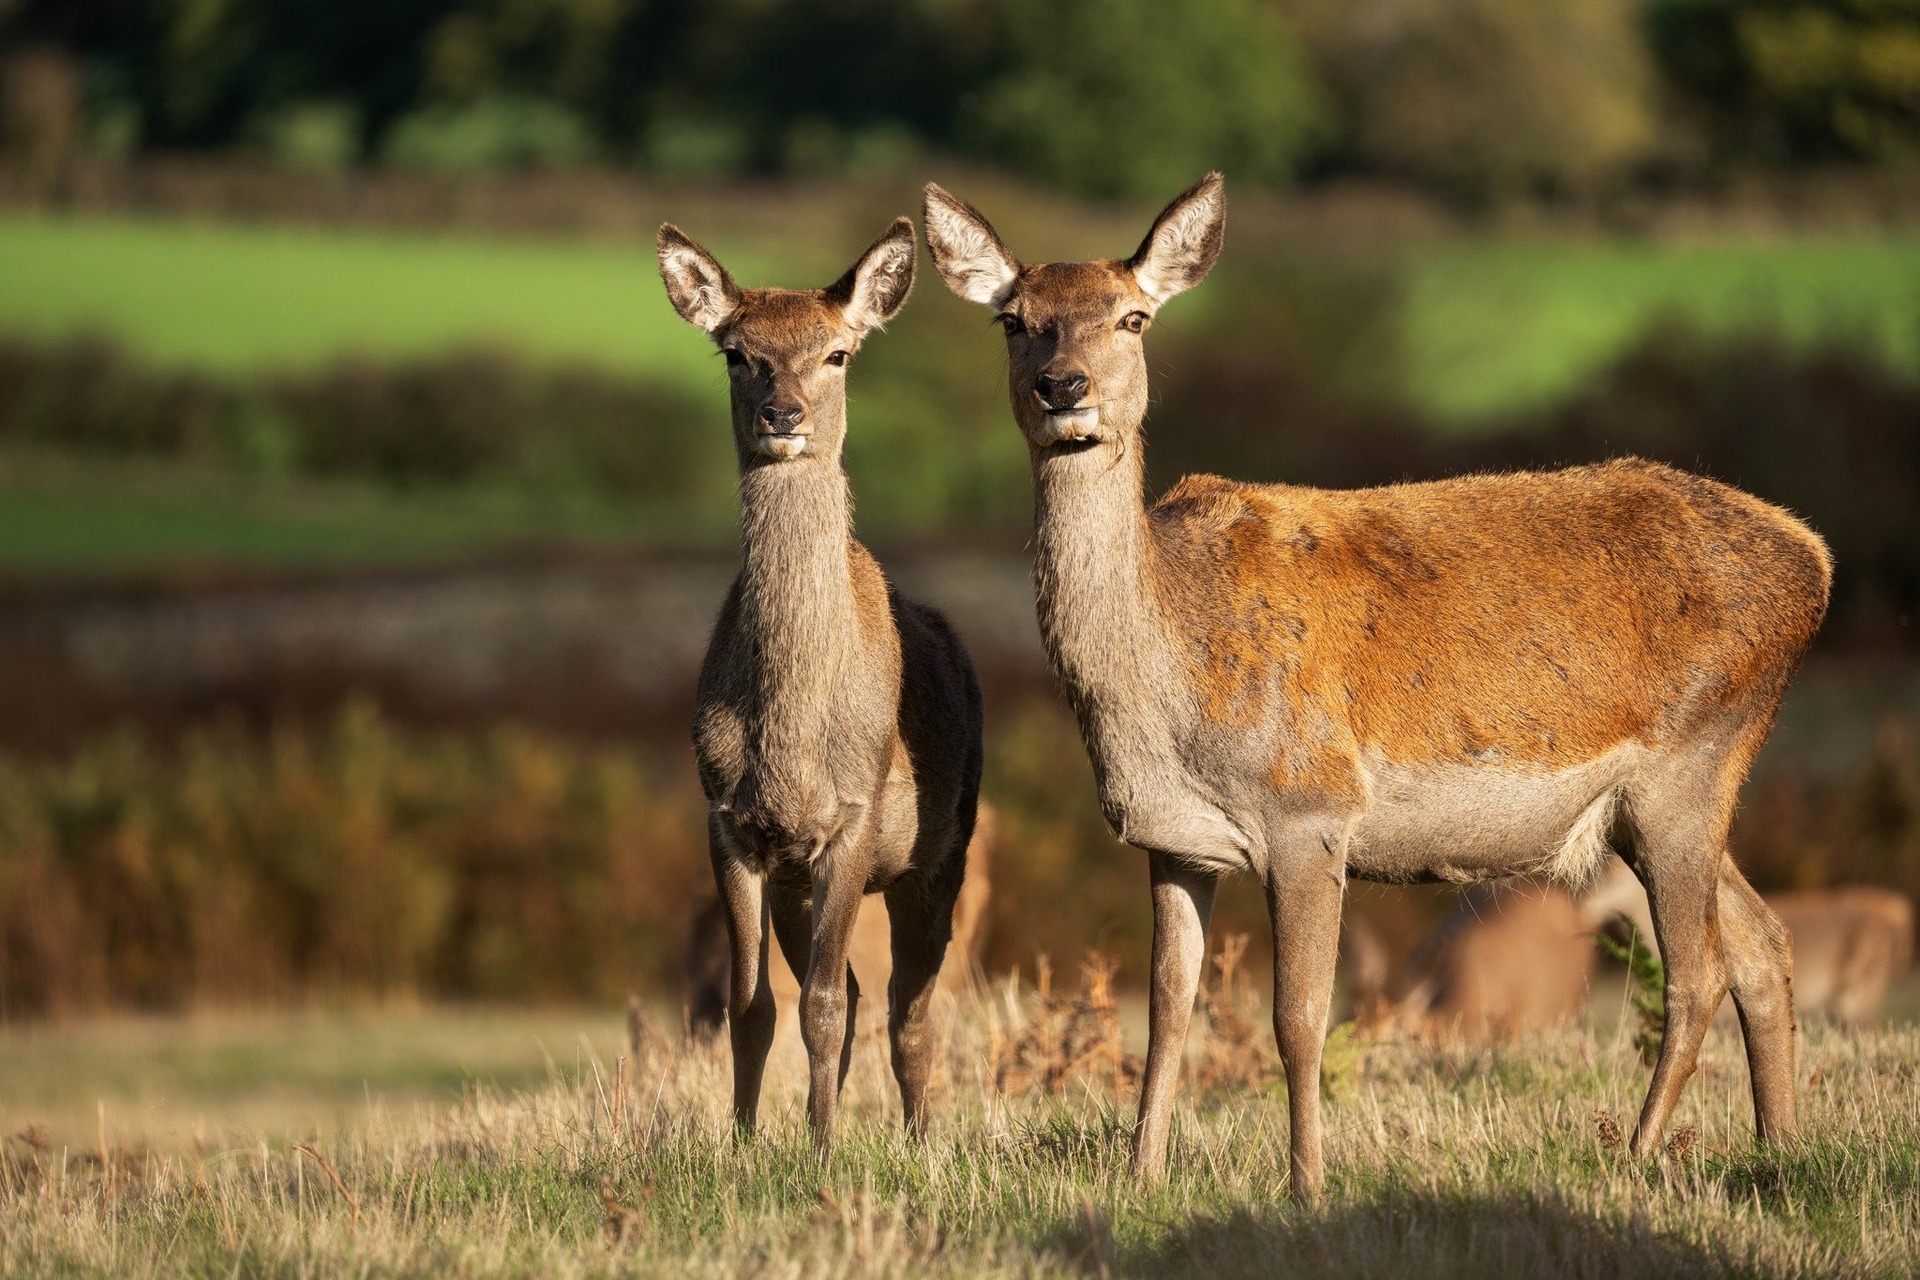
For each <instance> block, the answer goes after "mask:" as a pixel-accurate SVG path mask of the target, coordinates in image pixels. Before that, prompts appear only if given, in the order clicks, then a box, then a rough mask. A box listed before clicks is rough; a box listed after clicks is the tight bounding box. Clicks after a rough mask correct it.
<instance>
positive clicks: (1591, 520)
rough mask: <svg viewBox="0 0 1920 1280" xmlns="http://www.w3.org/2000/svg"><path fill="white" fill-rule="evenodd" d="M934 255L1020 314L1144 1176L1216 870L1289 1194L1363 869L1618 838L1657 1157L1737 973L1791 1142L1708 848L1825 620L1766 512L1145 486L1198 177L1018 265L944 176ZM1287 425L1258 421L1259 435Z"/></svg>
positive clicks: (1465, 489) (1557, 865) (936, 196)
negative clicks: (1138, 994)
mask: <svg viewBox="0 0 1920 1280" xmlns="http://www.w3.org/2000/svg"><path fill="white" fill-rule="evenodd" d="M925 217H926V230H927V237H928V240H929V241H930V243H931V244H932V248H933V256H934V263H935V265H936V266H937V267H938V268H939V270H940V273H941V275H942V276H943V277H944V278H945V280H946V282H947V285H948V286H949V287H950V288H951V289H953V291H954V292H956V293H958V294H959V295H960V296H961V297H963V298H966V299H968V300H970V301H973V302H976V303H981V304H984V305H986V306H988V307H990V308H992V309H993V311H994V313H995V315H996V316H997V317H998V318H999V321H1000V324H1001V326H1002V327H1003V328H1004V329H1005V331H1006V342H1007V355H1008V377H1009V394H1010V396H1011V398H1012V403H1013V415H1014V420H1015V421H1016V422H1017V423H1018V425H1019V427H1020V429H1021V431H1022V433H1023V434H1024V435H1025V437H1026V440H1027V445H1028V453H1029V456H1030V459H1031V464H1032V472H1033V485H1034V509H1035V516H1034V523H1035V532H1034V556H1035V567H1034V579H1035V586H1036V594H1037V598H1038V614H1039V620H1040V629H1041V633H1042V636H1043V638H1044V640H1045V643H1046V647H1047V651H1048V654H1049V656H1050V658H1051V661H1052V664H1053V667H1054V670H1055V672H1056V673H1057V674H1058V676H1059V677H1060V679H1061V682H1062V684H1063V685H1064V686H1065V688H1066V691H1067V695H1068V698H1069V700H1070V701H1071V703H1072V705H1073V708H1074V711H1075V713H1076V714H1077V716H1078V718H1079V721H1080V729H1081V734H1082V737H1083V738H1084V739H1085V741H1086V745H1087V749H1088V753H1089V755H1090V756H1091V757H1092V761H1093V766H1094V772H1095V776H1096V779H1097V782H1098V786H1099V794H1100V800H1101V804H1102V807H1103V809H1104V811H1105V813H1106V816H1107V820H1108V822H1109V823H1110V824H1111V825H1112V827H1113V829H1114V831H1115V832H1116V833H1117V834H1118V835H1119V836H1120V838H1121V839H1123V840H1125V841H1127V842H1129V843H1131V844H1134V845H1136V846H1138V847H1140V848H1141V849H1143V850H1145V851H1146V853H1147V855H1148V866H1149V869H1150V877H1151V881H1152V886H1153V904H1154V935H1153V958H1152V965H1151V983H1152V1000H1151V1003H1150V1006H1149V1033H1148V1055H1147V1068H1146V1080H1145V1084H1144V1087H1143V1089H1142V1092H1141V1098H1140V1115H1139V1120H1138V1122H1137V1124H1136V1126H1135V1129H1134V1146H1133V1167H1134V1172H1135V1175H1136V1177H1139V1178H1149V1179H1150V1178H1158V1177H1160V1176H1161V1175H1162V1174H1163V1173H1164V1169H1165V1164H1166V1158H1167V1134H1168V1127H1169V1122H1170V1115H1171V1108H1172V1102H1173V1094H1174V1090H1175V1087H1176V1082H1177V1080H1178V1077H1179V1072H1180V1063H1181V1057H1182V1052H1183V1045H1184V1042H1185V1039H1186V1034H1187V1026H1188V1022H1189V1020H1190V1018H1191V1015H1192V1011H1193V1003H1194V993H1195V989H1196V987H1197V985H1198V982H1199V977H1200V966H1201V962H1202V959H1203V957H1204V956H1205V953H1206V945H1205V944H1206V926H1207V921H1208V918H1209V916H1210V914H1211V911H1212V904H1213V899H1214V887H1215V884H1216V882H1217V881H1218V879H1219V878H1220V876H1222V875H1223V874H1225V873H1227V872H1229V871H1239V870H1246V871H1250V872H1252V873H1253V874H1254V875H1256V876H1258V877H1260V879H1261V880H1262V881H1263V883H1264V887H1265V889H1266V894H1267V900H1268V904H1269V912H1270V915H1271V917H1272V923H1273V929H1274V934H1275V946H1274V1028H1275V1033H1276V1036H1277V1039H1278V1041H1279V1047H1280V1055H1281V1060H1282V1062H1283V1064H1284V1065H1285V1067H1286V1072H1287V1080H1288V1099H1289V1108H1290V1118H1291V1122H1292V1126H1291V1127H1292V1137H1291V1147H1292V1151H1291V1165H1290V1167H1291V1177H1292V1186H1293V1190H1294V1193H1295V1195H1297V1196H1303V1197H1311V1196H1313V1195H1314V1194H1316V1193H1317V1191H1318V1189H1319V1188H1320V1186H1321V1182H1322V1166H1321V1142H1320V1094H1319V1066H1320V1057H1321V1050H1322V1046H1323V1043H1324V1041H1325V1037H1326V1025H1327V1014H1328V1005H1329V1002H1330V999H1331V996H1332V990H1333V976H1334V959H1335V953H1336V951H1337V950H1338V935H1339V929H1340V912H1341V905H1342V898H1343V894H1344V892H1345V886H1346V880H1347V877H1349V876H1354V877H1357V878H1362V879H1370V880H1382V881H1413V880H1445V881H1462V882H1464V881H1473V880H1481V879H1491V878H1497V877H1504V876H1509V875H1514V874H1518V873H1523V872H1524V873H1536V874H1541V875H1545V876H1547V877H1549V878H1552V879H1556V880H1559V881H1561V882H1563V883H1567V884H1578V883H1580V882H1581V881H1582V880H1584V879H1585V878H1586V877H1587V876H1588V875H1589V874H1590V873H1591V871H1592V870H1593V868H1594V867H1595V866H1596V865H1597V864H1598V861H1599V859H1600V857H1601V856H1602V854H1603V853H1604V852H1605V851H1606V849H1607V848H1608V847H1609V846H1612V847H1614V848H1617V849H1619V850H1620V851H1621V852H1622V853H1625V854H1627V855H1629V856H1630V857H1631V859H1632V861H1633V864H1634V867H1635V870H1636V871H1637V872H1638V873H1639V875H1640V877H1641V878H1642V879H1643V880H1644V881H1645V882H1646V884H1647V887H1648V889H1649V891H1650V893H1651V895H1652V900H1653V912H1654V917H1655V920H1656V921H1657V923H1658V927H1659V931H1660V937H1661V940H1662V942H1663V943H1664V944H1665V946H1666V951H1667V956H1668V961H1667V1011H1668V1013H1667V1032H1666V1036H1665V1039H1664V1042H1663V1043H1664V1048H1663V1050H1662V1054H1661V1057H1660V1061H1659V1063H1658V1065H1657V1066H1656V1067H1655V1069H1654V1074H1653V1081H1652V1085H1651V1087H1650V1089H1649V1091H1648V1094H1647V1100H1646V1104H1645V1106H1644V1108H1643V1109H1642V1111H1641V1114H1640V1121H1639V1124H1638V1126H1637V1127H1636V1129H1635V1133H1634V1140H1633V1142H1634V1150H1636V1151H1639V1152H1650V1151H1654V1150H1657V1149H1658V1144H1659V1141H1660V1138H1661V1135H1662V1133H1663V1131H1664V1130H1665V1129H1666V1127H1667V1123H1668V1120H1669V1118H1670V1116H1671V1115H1672V1113H1673V1109H1674V1105H1675V1103H1676V1101H1677V1100H1678V1098H1679V1094H1680V1090H1681V1087H1682V1085H1683V1084H1684V1083H1685V1081H1686V1079H1687V1077H1688V1076H1689V1075H1690V1074H1691V1073H1692V1071H1693V1068H1694V1063H1695V1060H1696V1057H1697V1054H1698V1051H1699V1046H1700V1040H1701V1037H1702V1036H1703V1035H1704V1034H1705V1031H1706V1026H1707V1022H1708V1019H1709V1018H1711V1016H1712V1014H1713V1011H1714V1009H1715V1007H1716V1006H1717V1005H1718V1003H1719V1001H1720V998H1721V996H1722V995H1723V994H1725V992H1726V991H1727V989H1728V988H1729V986H1731V988H1732V991H1733V994H1734V998H1735V1000H1736V1002H1737V1003H1738V1005H1739V1007H1740V1010H1741V1014H1742V1017H1743V1020H1744V1023H1745V1028H1746V1036H1747V1054H1748V1059H1749V1062H1750V1063H1751V1066H1752V1078H1753V1097H1754V1110H1755V1115H1756V1118H1757V1122H1758V1127H1759V1132H1760V1135H1761V1136H1762V1138H1769V1137H1779V1136H1782V1135H1785V1134H1788V1133H1790V1132H1792V1130H1793V1127H1794V1097H1793V1073H1794V1041H1793V1002H1792V994H1791V988H1790V981H1789V976H1788V960H1787V938H1786V931H1785V930H1784V929H1783V928H1782V927H1781V925H1780V922H1779V921H1778V920H1777V919H1775V918H1774V916H1773V914H1772V913H1771V912H1770V911H1768V910H1767V909H1766V907H1765V905H1764V904H1762V903H1761V901H1760V899H1759V896H1758V895H1757V894H1755V893H1754V892H1753V890H1752V888H1751V887H1750V886H1749V885H1748V884H1747V883H1746V881H1745V880H1744V879H1743V878H1742V877H1741V875H1740V873H1739V871H1738V870H1737V869H1736V868H1735V866H1734V864H1733V862H1732V860H1731V859H1730V858H1729V857H1728V856H1727V852H1726V833H1727V823H1728V820H1729V815H1730V814H1731V813H1732V811H1733V804H1734V797H1735V793H1736V792H1737V791H1738V789H1739V786H1740V783H1741V780H1742V778H1743V777H1744V776H1745V774H1746V770H1747V766H1748V763H1749V762H1750V761H1751V760H1752V758H1753V753H1754V752H1755V750H1757V749H1758V747H1759V746H1760V744H1761V742H1762V741H1763V740H1764V739H1765V738H1766V736H1767V733H1768V731H1769V729H1770V727H1771V725H1772V722H1773V715H1774V709H1775V707H1776V705H1777V703H1778V702H1779V699H1780V694H1781V691H1782V689H1783V688H1784V687H1785V685H1786V682H1787V680H1788V678H1789V677H1790V676H1791V674H1792V673H1793V671H1794V670H1795V669H1796V667H1797V666H1798V664H1799V662H1800V659H1801V656H1802V654H1803V653H1804V651H1805V650H1806V648H1807V646H1808V644H1809V643H1810V641H1811V640H1812V637H1813V635H1814V632H1815V630H1816V629H1817V628H1818V626H1819V623H1820V620H1821V618H1822V616H1823V615H1824V613H1825V609H1826V600H1827V591H1828V583H1829V578H1830V574H1831V566H1830V563H1829V560H1828V555H1827V551H1826V548H1825V546H1824V544H1823V543H1822V542H1821V541H1820V539H1819V538H1818V537H1816V536H1815V535H1814V534H1813V533H1812V532H1811V531H1809V530H1808V529H1807V528H1806V527H1805V526H1804V525H1802V524H1800V523H1799V522H1798V521H1796V520H1794V519H1793V518H1792V517H1791V516H1789V515H1788V514H1787V513H1786V512H1784V511H1781V510H1780V509H1779V508H1777V507H1773V506H1769V505H1768V504H1767V503H1765V502H1762V501H1760V500H1759V499H1757V498H1754V497H1751V496H1749V495H1748V494H1745V493H1742V492H1740V491H1739V490H1736V489H1732V488H1729V487H1727V486H1725V485H1722V484H1717V483H1715V482H1713V481H1711V480H1706V479H1702V478H1700V477H1697V476H1692V475H1688V474H1685V473H1683V472H1679V471H1674V470H1671V469H1669V468H1667V467H1663V466H1658V465H1655V464H1652V463H1648V462H1642V461H1638V460H1632V459H1627V460H1621V461H1616V462H1612V463H1608V464H1605V465H1602V466H1589V467H1578V468H1574V469H1571V470H1567V471H1560V472H1554V473H1548V474H1516V475H1482V476H1472V477H1466V478H1461V479H1454V480H1445V481H1440V482H1436V483H1430V484H1405V485H1394V486H1389V487H1385V488H1377V489H1360V490H1352V491H1336V490H1322V489H1309V488H1300V487H1294V486H1289V485H1278V484H1273V485H1268V484H1244V483H1239V482H1235V481H1231V480H1223V479H1220V478H1218V477H1215V476H1190V477H1187V478H1186V479H1184V480H1182V481H1180V483H1178V484H1177V485H1175V486H1174V487H1173V489H1172V490H1170V491H1169V492H1168V493H1167V494H1165V495H1164V496H1163V497H1162V498H1161V499H1160V500H1159V501H1158V502H1156V503H1155V504H1154V505H1153V506H1152V507H1151V508H1149V507H1146V506H1145V505H1144V504H1143V501H1142V484H1143V476H1144V472H1143V457H1142V455H1143V444H1144V441H1143V438H1142V434H1141V422H1142V419H1143V417H1144V416H1145V414H1146V408H1147V365H1146V356H1145V346H1144V340H1143V335H1144V334H1145V332H1146V331H1147V329H1148V328H1149V326H1150V325H1151V324H1152V322H1153V318H1154V315H1155V313H1156V312H1158V311H1159V309H1160V308H1161V306H1162V305H1164V304H1165V303H1166V302H1167V301H1168V300H1169V299H1170V298H1172V297H1173V296H1174V295H1176V294H1178V293H1180V292H1182V291H1184V290H1186V289H1190V288H1192V287H1193V286H1195V285H1197V284H1198V283H1200V281H1201V279H1202V278H1203V277H1205V275H1206V274H1207V272H1208V271H1209V270H1210V269H1211V268H1212V266H1213V264H1214V262H1215V260H1216V259H1217V258H1218V257H1219V255H1220V250H1221V246H1222V244H1223V239H1224V228H1225V220H1226V187H1225V183H1224V181H1223V180H1222V179H1221V177H1220V175H1218V174H1212V175H1209V176H1208V177H1206V178H1204V179H1202V180H1201V181H1200V182H1199V183H1198V184H1197V185H1196V186H1194V187H1193V188H1192V189H1191V190H1189V191H1187V192H1185V193H1184V194H1182V195H1180V196H1179V197H1178V198H1176V199H1175V200H1174V201H1173V202H1172V203H1171V204H1169V205H1168V206H1167V207H1166V209H1165V210H1164V211H1163V212H1162V213H1161V214H1160V216H1159V217H1158V218H1157V219H1156V220H1155V221H1154V223H1153V227H1152V229H1151V230H1150V231H1149V232H1148V233H1147V236H1146V239H1145V240H1144V241H1142V243H1141V245H1140V247H1139V248H1138V250H1136V251H1135V252H1134V254H1133V255H1132V256H1131V257H1129V258H1127V259H1125V260H1112V259H1109V260H1104V261H1093V262H1072V263H1051V264H1036V265H1025V264H1022V263H1021V262H1020V261H1019V259H1017V258H1016V257H1014V255H1013V254H1012V253H1011V252H1010V251H1009V250H1008V249H1007V247H1006V245H1005V244H1003V243H1002V242H1001V240H1000V237H999V236H998V235H997V234H996V233H995V232H994V230H993V228H992V226H991V225H989V224H988V222H987V220H986V219H985V218H983V217H982V216H981V215H980V214H979V213H978V212H976V211H975V210H974V209H972V208H970V207H969V206H968V205H966V204H965V203H963V202H962V201H960V200H958V199H955V198H954V197H953V196H951V195H949V194H947V193H946V192H945V191H942V190H941V189H940V188H939V187H937V186H929V187H928V188H927V193H926V205H925ZM1276 426H1278V424H1276Z"/></svg>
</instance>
